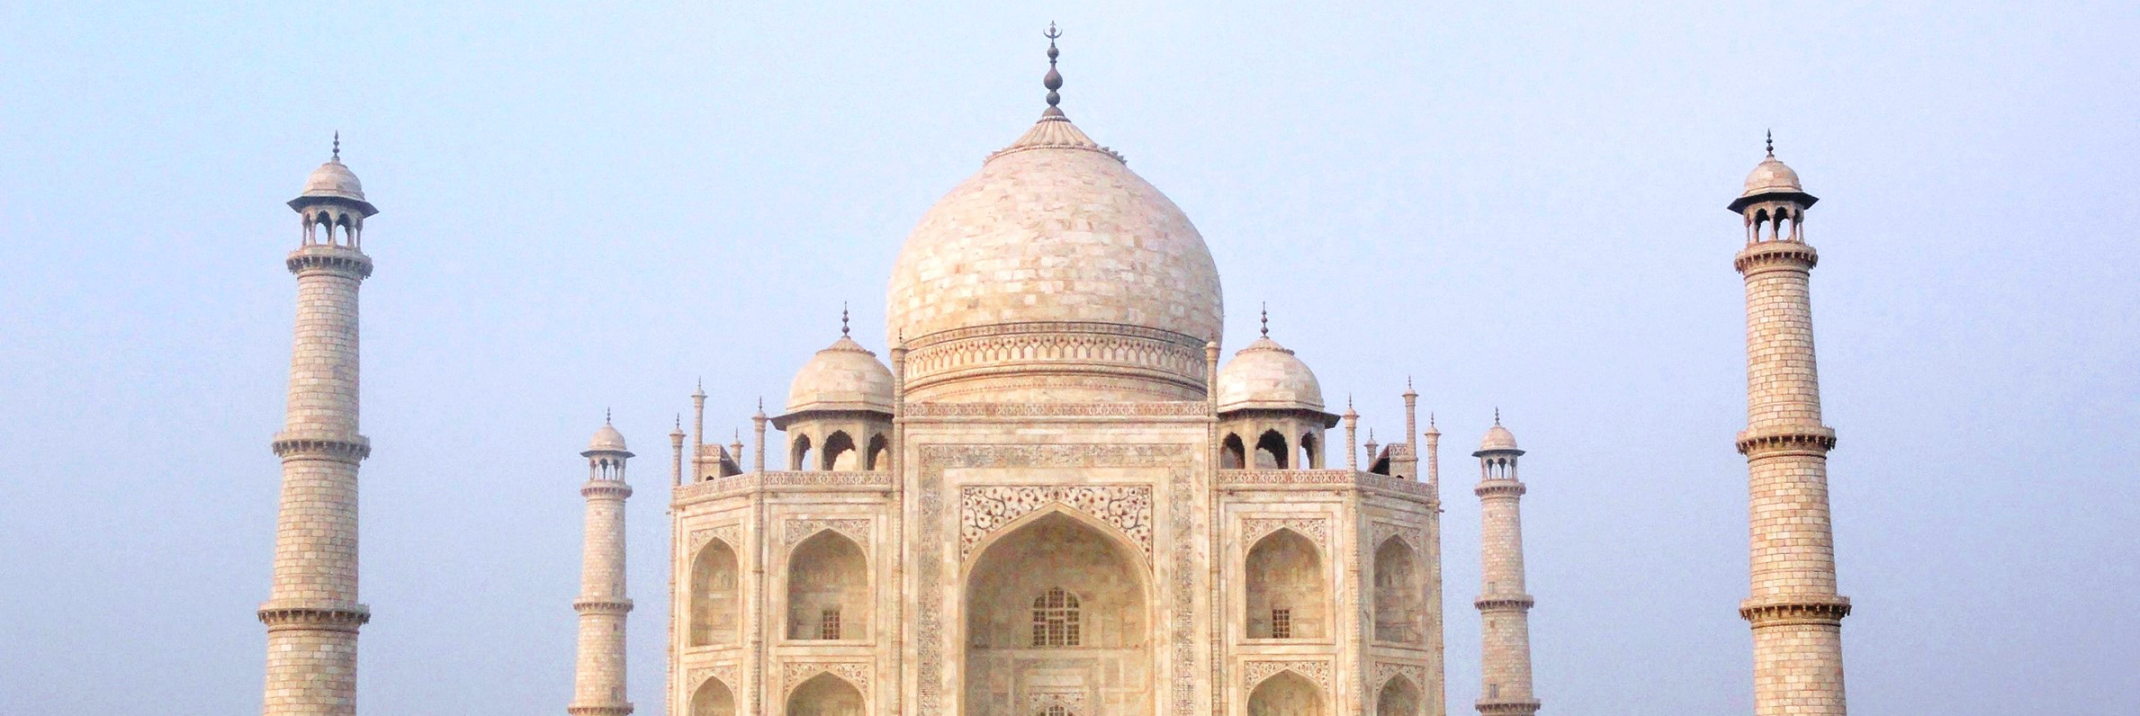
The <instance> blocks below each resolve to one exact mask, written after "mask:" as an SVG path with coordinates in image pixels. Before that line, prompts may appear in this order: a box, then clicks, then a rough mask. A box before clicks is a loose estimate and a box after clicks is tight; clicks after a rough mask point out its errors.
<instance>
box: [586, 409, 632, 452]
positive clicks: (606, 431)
mask: <svg viewBox="0 0 2140 716" xmlns="http://www.w3.org/2000/svg"><path fill="white" fill-rule="evenodd" d="M624 451H625V449H624V433H620V432H617V426H615V425H611V424H610V422H609V418H608V417H607V416H605V417H603V419H602V427H601V429H599V430H596V431H594V438H593V439H591V440H588V441H587V452H624Z"/></svg>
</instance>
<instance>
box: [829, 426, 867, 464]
mask: <svg viewBox="0 0 2140 716" xmlns="http://www.w3.org/2000/svg"><path fill="white" fill-rule="evenodd" d="M824 453H825V467H824V468H823V469H826V470H853V469H856V468H857V467H858V463H859V462H860V460H859V459H858V458H860V457H861V456H860V455H859V454H857V453H856V452H855V439H854V438H852V437H849V436H848V435H847V431H845V430H839V431H835V432H833V433H832V434H831V435H830V436H827V437H826V438H825V449H824Z"/></svg>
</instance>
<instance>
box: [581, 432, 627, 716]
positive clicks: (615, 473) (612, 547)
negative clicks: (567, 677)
mask: <svg viewBox="0 0 2140 716" xmlns="http://www.w3.org/2000/svg"><path fill="white" fill-rule="evenodd" d="M580 455H581V456H582V457H585V458H587V484H585V485H582V486H580V494H581V495H584V496H586V497H587V537H586V540H587V543H586V547H585V548H584V551H583V552H582V553H581V557H580V598H579V599H575V600H573V601H572V610H573V611H576V612H579V613H580V644H579V646H580V649H579V662H578V665H577V667H576V668H575V669H574V673H573V677H572V705H571V706H570V707H568V708H566V709H565V711H566V712H567V713H571V714H573V716H624V715H625V714H629V713H631V712H632V703H631V702H630V701H626V700H624V615H626V614H628V613H630V612H631V611H632V600H631V599H629V598H626V597H625V596H624V498H627V497H631V496H632V486H631V485H628V484H625V482H624V461H625V460H627V459H630V458H631V456H632V453H631V452H630V451H628V450H625V449H624V435H623V434H622V433H619V432H617V428H616V427H615V426H613V425H610V424H609V421H607V420H604V421H603V422H602V429H600V430H596V431H595V432H594V440H592V441H590V442H589V443H588V445H587V450H586V452H582V453H580Z"/></svg>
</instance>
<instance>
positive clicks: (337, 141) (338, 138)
mask: <svg viewBox="0 0 2140 716" xmlns="http://www.w3.org/2000/svg"><path fill="white" fill-rule="evenodd" d="M334 160H335V161H338V162H339V161H342V130H339V129H337V130H334Z"/></svg>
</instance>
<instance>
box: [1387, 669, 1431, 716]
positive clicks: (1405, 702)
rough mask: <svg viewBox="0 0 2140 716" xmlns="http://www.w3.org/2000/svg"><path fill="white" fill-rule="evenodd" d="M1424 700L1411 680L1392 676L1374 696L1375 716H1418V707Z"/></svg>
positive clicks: (1400, 675)
mask: <svg viewBox="0 0 2140 716" xmlns="http://www.w3.org/2000/svg"><path fill="white" fill-rule="evenodd" d="M1425 700H1426V698H1425V696H1424V695H1423V694H1421V693H1420V691H1419V685H1417V684H1414V683H1412V680H1411V679H1408V678H1405V677H1404V675H1402V674H1399V675H1397V676H1392V677H1390V680H1389V683H1387V684H1383V685H1382V690H1381V691H1379V692H1377V693H1376V694H1375V716H1419V705H1420V704H1421V703H1422V702H1424V701H1425Z"/></svg>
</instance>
